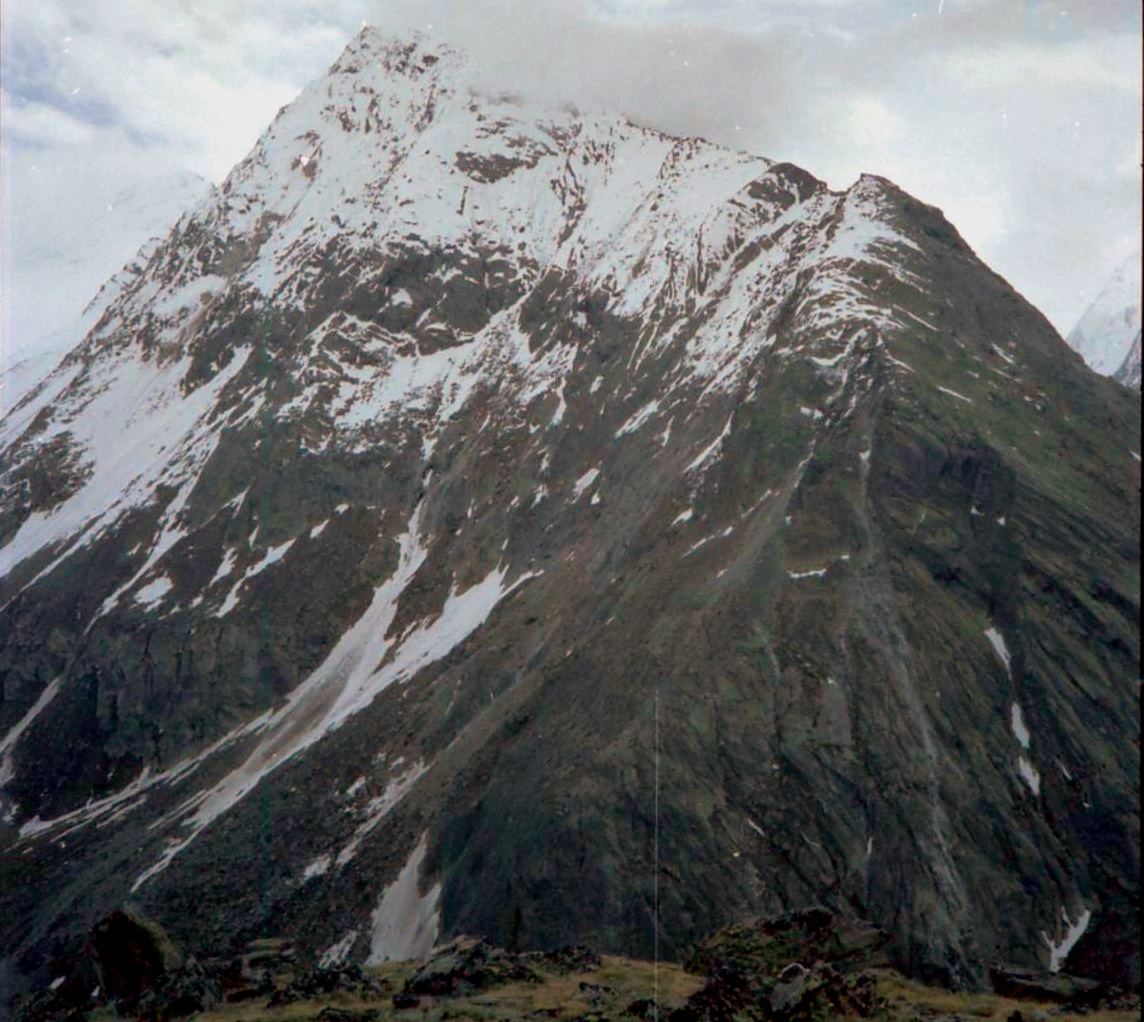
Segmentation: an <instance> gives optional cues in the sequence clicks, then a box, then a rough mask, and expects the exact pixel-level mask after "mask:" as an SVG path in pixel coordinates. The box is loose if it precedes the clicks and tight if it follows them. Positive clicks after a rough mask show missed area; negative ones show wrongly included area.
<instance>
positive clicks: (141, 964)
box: [90, 909, 184, 1011]
mask: <svg viewBox="0 0 1144 1022" xmlns="http://www.w3.org/2000/svg"><path fill="white" fill-rule="evenodd" d="M90 937H91V945H92V948H93V949H94V951H95V957H96V961H97V962H98V965H99V973H100V978H101V980H102V985H103V989H104V992H105V993H106V995H107V998H108V1000H109V1001H111V1003H112V1004H114V1005H115V1006H116V1007H117V1008H119V1009H121V1010H125V1011H130V1010H131V1009H132V1008H133V1006H134V1005H135V1004H136V1003H137V1002H138V1000H139V998H140V996H141V995H142V994H143V993H144V992H145V991H147V990H151V989H153V988H155V987H156V986H157V985H158V983H159V981H160V979H161V977H163V976H164V975H166V974H167V973H169V972H173V971H174V970H176V969H179V968H181V967H182V966H183V964H184V958H183V955H182V953H181V952H180V951H179V949H178V948H177V947H176V946H175V944H174V942H173V941H172V940H171V938H170V937H168V936H167V934H166V931H164V929H163V928H162V927H161V926H160V925H159V924H158V923H156V922H155V921H153V920H150V919H146V918H144V917H143V916H141V915H139V914H138V913H136V912H133V911H131V910H127V909H118V910H116V911H115V912H112V913H111V914H110V915H108V916H106V917H104V918H103V919H101V920H100V921H99V922H98V923H96V925H95V926H94V927H93V928H92V931H91V934H90Z"/></svg>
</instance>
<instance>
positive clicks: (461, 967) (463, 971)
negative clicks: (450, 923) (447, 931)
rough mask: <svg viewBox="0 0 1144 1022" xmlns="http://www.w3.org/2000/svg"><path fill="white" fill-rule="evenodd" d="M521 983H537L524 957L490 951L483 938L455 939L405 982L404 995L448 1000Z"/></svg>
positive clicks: (437, 951) (433, 954)
mask: <svg viewBox="0 0 1144 1022" xmlns="http://www.w3.org/2000/svg"><path fill="white" fill-rule="evenodd" d="M521 981H525V982H533V983H538V982H540V977H539V976H538V975H537V974H536V973H535V972H534V971H533V970H532V969H531V968H529V966H528V965H527V964H526V960H525V958H524V957H523V956H521V955H515V954H511V953H510V952H508V951H505V950H503V949H502V948H498V947H493V945H492V944H490V943H489V942H488V941H486V940H484V939H483V938H474V937H458V938H456V939H455V940H452V941H450V942H449V943H448V944H444V945H442V946H441V947H439V948H435V949H434V950H433V953H432V954H431V955H430V956H429V958H428V960H426V961H425V962H424V963H423V964H422V965H421V966H420V967H419V968H418V970H417V971H416V972H415V973H414V974H413V975H412V976H411V977H410V978H409V979H408V980H407V981H406V984H405V993H407V994H430V995H434V996H438V997H441V996H445V997H447V996H450V995H453V994H459V993H465V992H467V991H469V990H487V989H488V988H489V987H494V986H498V985H500V984H502V983H517V982H521Z"/></svg>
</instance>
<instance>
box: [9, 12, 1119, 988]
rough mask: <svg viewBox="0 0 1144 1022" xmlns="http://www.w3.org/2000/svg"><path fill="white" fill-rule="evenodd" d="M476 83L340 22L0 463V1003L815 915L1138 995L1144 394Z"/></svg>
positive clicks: (957, 255)
mask: <svg viewBox="0 0 1144 1022" xmlns="http://www.w3.org/2000/svg"><path fill="white" fill-rule="evenodd" d="M467 75H468V72H467V71H466V65H465V61H464V58H463V57H462V56H461V55H460V54H458V53H457V52H456V51H455V50H453V49H451V48H448V47H442V46H436V45H432V44H430V43H429V42H427V41H425V40H423V39H414V40H404V41H397V42H391V41H386V40H384V39H383V38H382V37H381V36H379V35H378V34H377V33H376V32H375V31H373V30H366V31H363V32H362V34H361V35H359V36H358V37H357V38H356V39H355V40H354V41H353V43H352V44H351V45H350V46H349V47H348V48H347V50H346V51H345V53H344V54H343V55H342V56H341V57H340V58H339V60H338V61H337V63H336V64H334V66H333V67H332V68H331V70H330V72H329V74H328V75H327V76H326V77H324V78H323V79H321V80H320V81H318V82H316V83H314V84H313V85H311V86H310V87H308V88H307V89H306V90H305V91H304V92H303V93H302V94H301V96H300V97H299V98H298V99H297V100H296V101H295V102H294V103H293V104H291V105H290V106H288V107H286V108H285V109H284V110H283V111H282V112H281V113H280V114H279V116H278V118H277V119H276V120H275V122H274V123H273V124H272V125H271V127H270V128H269V129H268V130H267V132H266V133H265V134H264V135H263V137H262V139H261V140H260V141H259V143H258V144H257V146H256V147H255V149H254V150H253V152H252V153H251V154H250V155H249V156H248V157H247V158H246V159H245V160H244V161H243V162H242V163H241V164H239V165H238V166H237V167H236V168H235V169H234V171H233V172H232V173H231V175H230V176H229V177H228V179H227V180H226V182H225V183H224V184H223V186H222V187H221V188H220V189H219V190H218V192H217V193H215V194H214V195H212V196H210V197H208V198H206V199H204V200H203V201H202V202H200V204H199V205H197V206H196V207H195V208H194V209H193V210H191V211H190V212H188V213H187V214H186V215H184V216H183V217H182V219H181V220H180V221H179V222H178V224H177V225H176V226H175V228H174V229H173V230H172V232H171V233H170V234H169V235H168V236H167V238H166V239H165V240H164V241H163V242H162V243H161V244H160V245H159V246H158V247H157V248H155V249H154V250H151V251H148V252H146V253H144V254H143V255H142V256H141V257H140V259H138V260H137V261H136V262H135V263H134V264H132V265H130V266H128V267H127V268H125V270H124V271H122V272H121V273H120V274H119V275H118V276H117V277H116V278H115V279H114V281H113V282H112V283H111V284H110V285H109V287H108V289H107V290H106V291H105V293H104V296H103V298H102V299H101V301H103V305H102V310H103V311H102V313H101V315H100V318H99V320H98V322H97V323H96V324H95V325H94V327H93V328H92V330H91V332H90V333H89V334H88V335H87V337H86V339H85V340H84V342H83V343H82V344H81V345H80V346H79V347H78V348H77V349H76V350H75V351H73V352H72V354H71V355H70V356H69V357H68V358H67V359H66V360H65V361H64V362H63V363H62V364H61V365H60V367H59V368H58V369H57V370H56V371H55V372H54V373H53V374H52V375H51V376H50V377H48V379H47V380H46V381H44V383H42V384H41V385H40V386H39V387H38V388H37V389H36V390H34V391H33V392H32V393H30V394H29V395H28V396H27V397H26V398H25V399H24V400H23V401H22V402H21V403H20V404H19V405H18V406H17V407H16V408H14V409H13V410H12V411H11V412H10V413H9V414H8V415H7V416H6V417H5V418H4V419H3V420H2V421H0V471H2V474H0V485H2V487H3V489H2V491H0V494H2V495H0V544H2V547H0V573H2V578H3V599H2V603H0V634H3V636H4V641H3V642H2V643H0V682H2V692H3V701H2V702H0V734H2V735H3V738H2V739H0V785H2V792H0V797H2V799H3V807H2V810H0V811H2V812H3V823H2V824H0V848H2V849H3V852H2V855H3V870H4V875H3V883H0V906H2V910H3V918H4V919H5V920H9V921H13V922H11V923H10V924H9V925H6V926H5V927H4V928H3V936H2V937H0V946H2V949H3V954H4V955H5V956H6V958H5V963H6V964H5V966H4V969H5V970H6V974H7V975H9V976H16V977H24V979H23V980H21V982H25V981H28V980H37V981H40V982H46V981H47V979H48V978H49V977H50V974H51V966H52V962H53V960H54V958H56V957H59V956H62V955H64V954H65V953H67V951H68V949H69V948H71V947H73V946H74V945H76V943H77V942H78V941H80V940H81V939H82V935H83V933H84V931H85V929H86V928H87V927H89V926H90V925H91V924H92V923H93V922H94V921H95V920H96V919H98V918H100V917H102V916H103V915H105V914H106V912H107V911H108V910H109V909H110V908H113V907H115V906H117V905H120V904H122V903H124V901H126V900H128V899H130V900H132V901H133V902H135V903H137V904H138V905H140V906H141V907H142V909H143V910H144V911H145V912H146V913H147V914H148V915H150V916H152V917H154V918H156V919H158V920H160V921H162V923H163V925H164V926H166V927H167V928H168V929H169V930H170V931H171V932H172V934H173V935H174V936H176V938H177V939H178V940H179V942H180V943H181V944H183V945H184V946H188V947H191V948H194V947H223V946H227V945H228V944H229V943H231V942H235V946H241V945H242V942H243V941H248V940H251V939H254V938H256V937H260V936H264V935H266V934H273V933H281V932H289V933H292V934H296V935H298V937H299V939H300V940H301V941H302V942H303V944H304V945H305V946H306V947H308V949H309V950H310V951H311V952H313V953H314V954H316V955H319V956H320V957H321V958H322V960H323V961H326V962H335V961H343V960H354V961H362V960H368V961H381V960H384V959H386V958H402V957H412V956H415V955H419V954H421V953H423V952H424V951H425V950H426V949H427V948H428V947H430V946H431V945H432V944H433V943H434V942H435V941H438V940H441V939H443V938H445V937H447V936H451V935H455V934H460V933H469V934H484V935H487V936H489V937H490V938H493V939H494V940H495V941H497V942H498V943H501V944H504V945H507V946H527V947H545V946H555V945H559V944H566V943H571V942H574V941H577V940H588V941H590V942H591V943H593V944H595V945H596V946H598V947H600V948H601V949H606V950H620V949H623V950H624V951H626V952H628V953H634V954H643V955H651V953H652V951H653V948H654V947H655V946H656V942H657V940H658V947H659V949H660V951H661V953H663V954H666V955H669V956H674V957H679V956H681V955H683V954H684V953H685V952H686V950H687V949H688V948H689V947H690V946H691V945H692V944H693V942H694V941H695V940H696V939H698V938H699V937H701V936H703V935H704V934H706V933H708V932H710V931H711V930H713V929H715V928H716V927H717V926H720V925H723V924H725V923H728V922H732V921H735V920H737V919H741V918H743V917H745V916H749V915H752V914H762V913H767V914H775V913H777V912H781V911H783V910H785V909H787V908H790V907H798V906H800V905H805V904H810V903H814V902H817V903H821V904H826V905H827V906H828V907H830V908H831V909H833V910H835V911H838V912H841V913H843V914H849V915H853V916H857V917H860V918H862V919H865V920H867V921H870V922H873V923H875V924H877V925H879V926H882V927H884V928H885V929H886V930H887V931H888V932H889V933H890V934H891V937H892V942H891V945H890V947H891V953H892V954H893V955H894V956H895V959H896V961H898V962H899V963H901V964H903V965H904V966H905V967H907V968H910V969H912V970H913V971H914V972H915V973H918V974H923V975H927V976H943V977H945V978H947V979H952V980H958V981H964V982H970V983H972V982H979V981H982V980H983V979H984V976H985V967H986V965H987V963H988V962H989V961H991V960H994V959H996V958H1001V959H1004V960H1008V961H1012V962H1015V963H1019V964H1020V963H1024V964H1026V965H1037V964H1041V965H1045V966H1052V967H1054V968H1059V967H1061V965H1062V963H1064V962H1066V956H1068V957H1067V963H1068V964H1069V967H1070V968H1076V969H1079V970H1081V971H1085V970H1087V971H1089V972H1102V973H1103V974H1105V975H1114V976H1115V977H1116V978H1117V979H1119V980H1123V981H1125V982H1130V981H1132V979H1133V978H1134V977H1135V978H1137V979H1138V975H1139V964H1138V962H1139V959H1138V948H1137V947H1136V946H1135V936H1134V935H1135V933H1136V918H1137V917H1136V904H1137V899H1138V895H1139V827H1138V822H1139V821H1138V792H1139V788H1138V782H1137V776H1138V767H1139V750H1138V743H1137V741H1136V736H1137V734H1138V731H1137V723H1136V722H1137V719H1138V717H1137V714H1138V687H1137V678H1138V663H1139V626H1138V610H1139V573H1138V562H1139V529H1138V524H1137V523H1138V520H1139V481H1140V474H1139V473H1140V465H1139V463H1140V458H1139V439H1138V438H1139V398H1138V396H1137V395H1133V394H1130V393H1129V392H1127V391H1125V390H1124V389H1123V388H1121V387H1119V386H1117V385H1116V384H1114V383H1112V382H1111V381H1108V380H1104V379H1101V378H1099V377H1096V376H1094V375H1093V374H1092V373H1090V372H1088V371H1087V370H1085V369H1084V367H1083V366H1081V365H1080V364H1079V362H1078V361H1077V360H1075V359H1071V358H1067V357H1062V355H1065V354H1066V353H1067V349H1066V348H1065V346H1064V342H1063V341H1062V340H1061V339H1060V337H1059V336H1058V335H1057V334H1056V333H1055V332H1054V331H1053V330H1052V328H1051V327H1050V326H1049V325H1048V323H1047V322H1046V321H1045V320H1044V318H1043V317H1042V316H1041V315H1040V314H1039V313H1038V312H1037V311H1036V310H1035V309H1034V308H1032V307H1031V306H1030V305H1029V304H1028V303H1026V302H1025V301H1024V300H1023V299H1021V298H1020V296H1018V295H1017V294H1016V293H1014V291H1013V290H1012V289H1011V288H1010V287H1009V286H1008V285H1007V284H1006V283H1005V281H1003V280H1002V279H1000V278H999V277H998V276H996V275H995V274H993V273H992V272H991V271H989V270H988V269H987V268H986V267H985V266H984V265H982V264H981V262H980V261H979V260H978V259H977V258H976V257H975V255H974V254H973V252H972V251H971V250H970V249H969V247H968V246H967V245H966V244H965V243H964V242H963V241H962V239H961V238H960V237H959V236H958V234H957V232H956V231H955V230H954V228H953V227H952V226H951V225H950V224H949V223H947V222H946V221H945V219H944V218H943V217H942V215H941V214H940V212H939V211H938V210H936V209H933V208H932V207H929V206H926V205H924V204H922V203H920V202H918V201H916V200H915V199H912V198H911V197H909V196H908V195H906V194H904V193H903V192H901V191H900V190H899V189H897V188H896V187H895V186H894V185H892V184H891V183H890V182H888V181H885V180H883V179H881V178H877V177H869V176H867V177H863V178H861V179H860V180H859V181H857V182H856V183H855V184H854V185H853V186H852V187H851V188H849V189H848V190H846V191H845V192H832V191H830V190H829V189H828V188H827V187H826V186H825V185H824V184H823V183H822V182H820V181H818V180H816V179H815V178H814V177H813V176H811V175H810V174H809V173H807V172H806V171H804V170H801V169H799V168H797V167H795V166H792V165H791V164H788V163H775V162H773V161H771V160H768V159H763V158H761V157H758V156H753V155H749V154H745V153H738V152H733V151H730V150H728V149H725V148H722V147H720V146H716V145H712V144H710V143H707V142H704V141H702V140H701V139H681V138H673V137H669V136H667V135H664V134H662V133H660V132H657V131H654V130H650V129H647V128H641V127H638V126H636V125H633V124H631V123H629V122H628V121H626V120H624V119H623V118H622V117H619V116H614V115H609V114H586V113H583V112H579V111H576V110H574V109H570V108H569V109H549V108H541V107H537V106H534V105H531V104H529V103H527V102H525V101H523V100H520V99H517V98H514V97H511V96H490V95H487V94H482V93H481V92H480V91H479V90H477V89H476V88H474V87H472V86H471V85H470V84H469V83H468V81H467ZM1128 437H1135V439H1133V440H1131V441H1130V444H1131V447H1129V446H1126V442H1125V438H1128ZM1070 952H1071V954H1070Z"/></svg>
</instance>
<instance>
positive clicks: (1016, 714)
mask: <svg viewBox="0 0 1144 1022" xmlns="http://www.w3.org/2000/svg"><path fill="white" fill-rule="evenodd" d="M1009 726H1010V727H1011V728H1012V729H1013V736H1014V737H1015V738H1016V739H1017V741H1018V742H1020V743H1021V748H1022V749H1025V750H1028V748H1029V738H1030V735H1029V729H1028V728H1027V727H1025V716H1024V714H1023V713H1022V712H1021V705H1020V704H1019V703H1014V704H1013V705H1012V707H1011V708H1010V710H1009Z"/></svg>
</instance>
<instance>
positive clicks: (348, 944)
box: [318, 929, 358, 969]
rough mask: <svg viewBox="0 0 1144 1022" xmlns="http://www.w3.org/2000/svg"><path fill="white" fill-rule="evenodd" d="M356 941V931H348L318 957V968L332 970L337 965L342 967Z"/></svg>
mask: <svg viewBox="0 0 1144 1022" xmlns="http://www.w3.org/2000/svg"><path fill="white" fill-rule="evenodd" d="M357 939H358V931H357V930H356V929H354V930H350V931H349V932H348V933H347V934H346V935H345V936H344V937H342V939H341V940H339V941H337V942H335V943H333V944H331V945H330V946H329V947H328V948H326V950H325V951H323V952H322V954H321V957H319V959H318V968H320V969H332V968H334V967H335V966H337V965H342V964H343V963H344V962H345V960H346V958H348V957H349V953H350V952H351V951H352V950H353V946H354V943H355V942H356V941H357Z"/></svg>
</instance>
